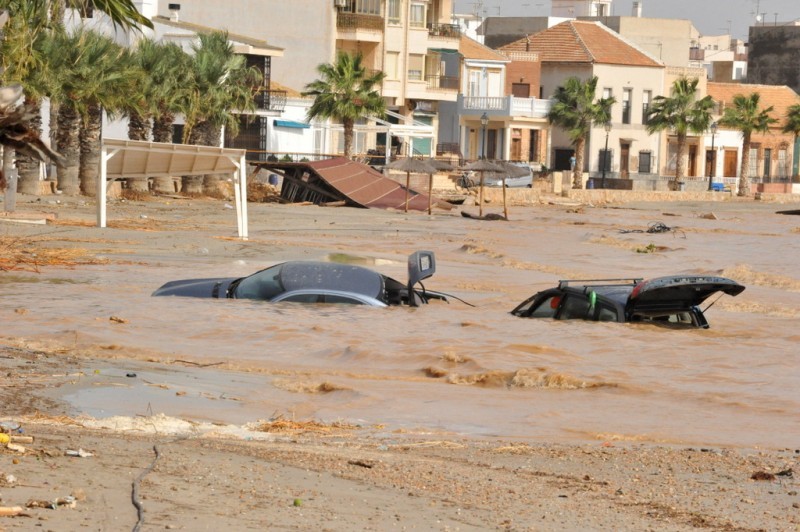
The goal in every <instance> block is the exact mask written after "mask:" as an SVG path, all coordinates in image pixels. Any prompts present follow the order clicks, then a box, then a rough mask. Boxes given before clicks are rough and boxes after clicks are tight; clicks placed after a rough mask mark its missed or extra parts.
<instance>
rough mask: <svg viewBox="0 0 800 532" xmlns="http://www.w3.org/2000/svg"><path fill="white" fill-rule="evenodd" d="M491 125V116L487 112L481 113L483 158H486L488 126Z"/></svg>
mask: <svg viewBox="0 0 800 532" xmlns="http://www.w3.org/2000/svg"><path fill="white" fill-rule="evenodd" d="M487 125H489V116H488V115H487V114H486V113H483V114H482V115H481V159H485V158H486V126H487Z"/></svg>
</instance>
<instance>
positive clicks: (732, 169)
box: [723, 150, 739, 177]
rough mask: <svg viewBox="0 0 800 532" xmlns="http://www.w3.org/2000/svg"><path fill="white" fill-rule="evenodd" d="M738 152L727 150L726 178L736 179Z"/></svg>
mask: <svg viewBox="0 0 800 532" xmlns="http://www.w3.org/2000/svg"><path fill="white" fill-rule="evenodd" d="M738 155H739V153H738V151H737V150H725V168H724V169H723V170H724V176H725V177H736V160H737V159H738Z"/></svg>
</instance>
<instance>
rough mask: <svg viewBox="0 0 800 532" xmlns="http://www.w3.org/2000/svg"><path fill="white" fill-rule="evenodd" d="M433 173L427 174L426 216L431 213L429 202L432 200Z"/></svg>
mask: <svg viewBox="0 0 800 532" xmlns="http://www.w3.org/2000/svg"><path fill="white" fill-rule="evenodd" d="M432 198H433V174H428V216H430V215H431V203H432V202H433V199H432Z"/></svg>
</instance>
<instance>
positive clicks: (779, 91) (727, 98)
mask: <svg viewBox="0 0 800 532" xmlns="http://www.w3.org/2000/svg"><path fill="white" fill-rule="evenodd" d="M707 91H708V95H709V96H711V97H712V98H714V100H715V101H718V102H723V103H725V104H726V105H727V104H731V103H733V97H734V96H736V95H738V94H743V95H745V96H747V95H748V94H751V93H753V92H757V93H758V94H759V95H760V96H761V107H762V108H767V107H769V106H773V107H774V108H775V109H774V110H773V111H772V113H771V114H772V117H773V118H777V119H778V121H779V123H778V124H776V125H775V126H774V127H777V126H778V125H780V126H781V127H783V122H784V121H785V117H786V114H787V112H788V109H789V107H790V106H792V105H796V104H800V96H798V94H797V93H796V92H795V91H794V90H792V88H791V87H787V86H786V85H749V84H747V85H745V84H742V83H714V82H712V81H709V82H708V88H707Z"/></svg>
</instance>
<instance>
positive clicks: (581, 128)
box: [547, 76, 616, 188]
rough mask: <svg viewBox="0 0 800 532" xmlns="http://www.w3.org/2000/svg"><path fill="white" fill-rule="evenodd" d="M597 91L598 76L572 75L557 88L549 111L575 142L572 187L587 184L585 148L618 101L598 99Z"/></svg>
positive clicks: (555, 121) (550, 118)
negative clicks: (579, 76)
mask: <svg viewBox="0 0 800 532" xmlns="http://www.w3.org/2000/svg"><path fill="white" fill-rule="evenodd" d="M596 91H597V76H593V77H591V78H589V79H588V80H586V81H583V80H581V79H580V78H578V77H571V78H569V79H567V81H566V82H565V83H564V85H563V86H561V87H559V88H558V89H556V92H555V94H554V95H553V104H552V106H551V107H550V112H549V113H548V114H547V119H548V120H549V121H550V123H551V124H554V125H556V126H558V127H560V128H561V129H563V130H564V131H565V132H566V133H567V136H569V139H570V141H572V145H573V146H575V169H574V170H573V174H572V188H583V167H584V162H583V159H584V151H585V150H586V138H587V137H588V136H589V132H590V131H591V129H592V125H594V124H597V125H599V124H606V123H608V122H610V121H611V106H612V105H614V103H615V102H616V100H615V99H614V98H613V97H609V98H600V99H598V100H595V92H596Z"/></svg>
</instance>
